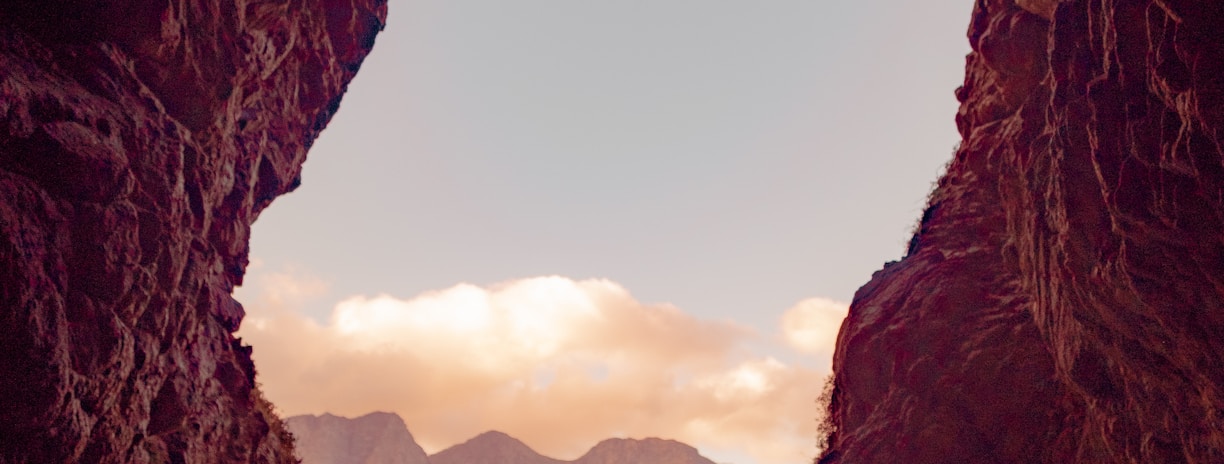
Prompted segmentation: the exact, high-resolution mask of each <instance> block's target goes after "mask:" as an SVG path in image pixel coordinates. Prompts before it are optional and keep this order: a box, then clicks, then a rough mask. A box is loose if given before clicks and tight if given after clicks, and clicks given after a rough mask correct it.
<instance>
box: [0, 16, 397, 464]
mask: <svg viewBox="0 0 1224 464" xmlns="http://www.w3.org/2000/svg"><path fill="white" fill-rule="evenodd" d="M385 16H386V1H385V0H93V1H80V0H6V1H4V2H3V4H2V5H0V463H40V464H41V463H56V462H177V463H182V462H191V463H195V462H292V461H293V456H292V444H291V441H289V440H288V435H287V434H286V433H285V432H283V430H282V429H281V428H280V421H279V419H277V418H276V417H275V415H274V414H272V413H271V411H269V406H268V405H267V404H266V402H265V401H263V399H262V397H261V396H260V395H259V392H258V390H257V388H256V386H255V383H254V378H255V369H254V366H253V365H252V364H251V358H250V348H249V347H245V346H243V345H242V343H241V341H240V340H237V339H235V338H234V336H233V335H232V332H233V331H234V330H235V329H236V328H237V327H238V324H239V322H240V321H241V319H242V316H243V310H242V306H241V305H239V304H238V303H237V302H236V301H234V299H233V298H232V297H231V296H230V293H231V290H232V289H233V288H234V286H235V285H238V284H240V283H241V282H242V276H243V272H244V268H245V267H246V264H247V238H248V234H249V231H250V224H251V223H252V222H253V221H254V220H255V218H256V217H257V216H258V214H259V212H260V210H262V209H263V208H264V207H266V206H268V204H269V203H270V202H271V201H272V199H273V198H275V197H276V196H278V195H281V194H283V193H286V192H288V191H290V190H292V189H293V188H294V187H296V186H297V185H298V182H299V173H300V169H301V163H302V161H303V160H304V159H305V156H306V150H307V149H308V148H309V147H310V144H311V142H312V141H313V140H314V138H315V137H316V136H317V135H318V134H319V131H320V130H322V129H323V126H324V125H326V124H327V122H328V120H329V119H330V117H331V116H332V114H333V113H334V112H335V111H336V109H337V106H338V104H339V101H340V96H341V95H342V94H343V93H344V89H345V86H346V85H347V83H348V82H349V80H350V79H351V78H352V77H353V75H354V73H355V72H356V71H357V68H358V66H359V65H360V63H361V61H362V59H364V57H365V56H366V54H367V53H368V52H369V50H370V47H371V46H372V45H373V42H374V37H375V34H376V33H377V32H378V31H380V30H381V29H382V26H383V21H384V19H385Z"/></svg>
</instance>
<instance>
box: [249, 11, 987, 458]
mask: <svg viewBox="0 0 1224 464" xmlns="http://www.w3.org/2000/svg"><path fill="white" fill-rule="evenodd" d="M391 3H392V4H391V12H390V17H389V19H388V25H387V29H386V31H385V32H384V33H383V34H382V35H381V36H380V37H379V39H378V43H377V45H376V47H375V49H374V52H373V53H372V54H371V55H370V57H369V58H368V59H367V60H366V62H365V65H364V66H363V67H362V69H361V72H360V73H359V74H358V76H357V78H356V80H354V81H353V83H352V84H351V86H350V88H349V93H348V94H347V95H346V96H345V99H344V101H343V104H342V106H341V110H340V112H339V114H338V115H337V116H336V117H335V119H333V121H332V123H331V125H330V126H329V127H328V128H327V130H326V131H324V133H323V135H322V136H321V137H320V138H319V140H318V141H317V143H316V144H315V146H314V148H313V149H312V151H311V153H310V159H309V161H308V162H307V163H306V166H305V171H304V174H303V185H302V187H301V188H300V189H299V190H298V191H297V192H294V193H292V194H290V195H288V196H285V197H282V198H280V199H278V200H277V201H276V202H275V203H274V204H273V206H272V207H271V208H270V209H268V210H267V211H266V212H265V213H264V214H263V216H261V217H260V219H259V221H258V222H257V223H256V225H255V227H254V231H253V237H252V245H251V254H252V258H253V262H254V263H255V264H254V265H253V266H252V269H251V270H250V278H249V279H248V282H247V285H246V286H245V287H244V288H243V289H241V290H240V292H239V299H240V300H241V301H243V302H244V303H245V304H246V305H247V307H248V311H249V312H250V313H251V319H250V320H248V322H247V323H246V325H245V326H244V328H243V333H242V335H244V336H246V337H247V339H248V341H250V342H251V343H252V344H253V345H254V346H255V356H256V360H257V363H258V365H259V367H260V370H261V382H262V383H263V384H264V385H265V388H266V389H267V390H268V394H269V396H270V397H271V399H272V400H273V401H274V402H276V403H278V405H280V406H281V408H282V410H283V412H285V413H286V414H298V413H320V412H323V411H331V412H336V413H342V414H349V415H355V414H361V413H364V412H368V411H365V410H363V409H369V410H394V411H396V412H398V413H400V415H401V416H404V418H405V420H406V421H407V423H408V425H409V427H410V428H411V429H412V432H413V433H414V434H415V435H417V436H418V437H423V441H430V440H432V441H433V442H432V443H425V444H426V445H428V446H427V450H428V451H431V452H436V451H438V449H429V447H430V446H433V447H439V446H448V445H450V444H453V443H454V442H455V441H462V440H463V439H466V438H470V436H474V435H475V434H477V433H479V432H481V431H483V430H474V429H476V428H479V427H485V426H488V427H499V428H501V430H502V431H505V432H507V433H510V434H511V435H514V436H516V437H519V438H523V439H524V441H527V443H528V444H529V445H532V446H534V447H537V449H538V450H540V451H553V452H554V454H558V453H560V454H564V453H572V452H575V451H573V450H575V449H578V450H579V451H581V450H582V449H585V448H586V447H589V446H590V445H592V444H593V443H585V442H583V443H577V444H575V443H566V442H565V441H566V440H570V441H582V440H588V439H595V438H597V437H599V436H606V435H611V434H619V435H622V436H642V435H644V434H654V435H666V434H667V433H668V432H669V431H674V433H672V435H673V436H672V437H670V438H677V439H682V440H686V441H689V442H690V443H692V444H694V445H696V446H698V447H699V448H700V449H701V450H702V451H703V452H704V453H706V454H707V455H709V456H711V457H714V458H715V459H717V460H721V461H734V462H736V463H737V464H754V463H755V464H774V463H781V462H794V460H795V459H796V458H794V457H793V456H794V454H795V453H807V455H810V454H812V453H811V452H809V451H810V450H809V449H808V448H810V446H811V445H812V444H814V442H815V438H814V437H812V436H810V435H811V434H813V433H814V421H815V417H814V415H812V414H814V412H813V413H812V414H809V411H808V410H809V409H810V410H812V411H814V407H813V406H811V403H812V401H813V399H814V398H815V396H816V395H817V394H818V393H819V387H820V381H821V379H823V375H824V374H825V373H826V372H827V369H828V357H829V355H830V353H831V343H832V342H831V337H832V335H831V334H830V332H835V328H836V320H837V317H840V316H837V310H836V309H835V308H837V307H838V306H839V305H838V303H836V302H847V301H849V300H850V299H851V297H852V296H853V293H854V291H855V290H856V289H857V288H858V287H859V286H860V285H862V284H863V283H865V282H866V281H867V280H868V279H869V278H870V275H871V273H872V272H873V271H875V270H877V269H879V268H880V267H881V265H882V264H883V263H884V262H885V261H889V260H895V259H899V258H900V257H901V254H902V252H903V250H904V246H905V244H906V241H907V240H908V238H909V233H910V229H911V227H912V225H913V224H914V223H915V222H916V220H917V218H918V216H919V215H920V213H921V209H922V206H923V203H924V199H925V196H926V193H927V192H928V190H929V189H930V186H931V184H932V182H933V181H934V180H935V179H936V177H937V175H938V174H939V171H940V169H941V167H942V165H943V164H944V163H945V162H946V161H947V160H948V159H949V158H950V157H951V154H952V150H953V148H954V146H955V144H956V142H957V141H958V140H959V137H958V136H957V134H956V131H955V124H954V120H953V118H954V115H955V112H956V106H957V103H956V100H955V98H954V96H953V91H954V89H955V88H956V87H957V86H958V85H959V84H960V81H961V77H962V75H963V67H964V55H965V54H966V53H967V52H968V44H967V41H966V39H965V38H964V35H965V34H964V31H965V29H966V27H967V25H968V22H969V13H970V10H971V8H972V2H970V1H968V0H957V1H952V0H937V1H934V2H912V1H901V0H860V1H855V2H838V3H835V4H834V3H829V2H817V1H813V0H805V1H781V0H777V1H775V0H758V1H752V2H748V1H696V0H689V1H680V0H651V1H636V0H619V1H602V2H597V1H580V0H516V1H505V0H445V1H441V0H439V1H415V0H396V1H393V2H391ZM543 276H556V277H551V278H538V277H543ZM461 284H468V285H461ZM380 295H383V296H382V297H380ZM609 295H612V296H609ZM813 298H816V299H815V300H813ZM840 307H841V308H842V309H841V310H842V311H844V304H843V305H841V306H840ZM549 308H552V309H549ZM788 311H789V312H788ZM784 314H789V316H788V317H787V321H785V322H786V323H784V321H783V316H784ZM592 318H593V319H592ZM830 320H831V321H832V322H829V321H830ZM481 321H484V322H481ZM582 321H586V322H582ZM591 321H605V322H606V323H607V324H609V325H607V326H602V325H600V324H599V323H595V322H591ZM607 321H621V322H623V323H625V324H628V323H629V322H627V321H638V322H636V323H635V324H639V325H643V326H652V327H653V325H651V324H655V323H656V322H657V323H659V324H661V325H659V326H658V327H657V328H658V331H652V330H646V329H643V330H642V331H641V333H637V332H635V331H634V330H627V329H623V328H617V327H619V326H615V324H613V323H612V322H607ZM651 321H654V322H651ZM659 321H663V322H659ZM584 324H585V325H584ZM591 324H594V325H591ZM803 324H808V325H809V326H808V327H804V326H803ZM631 325H632V324H631ZM614 326H615V327H614ZM524 327H526V329H524ZM593 327H594V328H593ZM830 327H832V328H830ZM355 334H365V335H364V336H357V335H355ZM541 334H553V335H555V336H556V337H553V338H556V339H555V340H553V339H552V338H549V337H545V336H543V335H541ZM447 336H451V337H471V338H473V339H478V341H480V340H482V341H480V342H479V343H475V342H473V341H472V340H466V341H464V343H468V344H466V345H464V344H456V343H458V342H456V341H453V340H452V341H446V340H448V339H447V338H446V337H447ZM438 337H442V338H438ZM558 337H559V338H558ZM648 337H664V338H671V339H673V341H674V340H690V339H691V340H692V341H693V343H694V345H692V346H690V348H691V350H688V351H686V350H685V349H682V348H681V346H682V345H683V344H680V345H677V344H675V343H670V344H669V343H664V342H663V341H659V340H649V339H647V338H648ZM356 340H367V342H368V341H369V340H375V341H377V340H383V341H385V343H382V344H381V345H379V344H370V343H367V342H358V341H356ZM416 340H421V341H420V342H419V343H418V342H417V341H416ZM539 340H545V341H546V342H547V343H545V342H540V341H539ZM547 340H552V341H547ZM261 342H263V344H261ZM294 343H301V344H310V343H316V344H319V346H320V347H318V348H317V349H316V350H314V351H310V350H304V349H295V348H293V347H292V346H290V345H292V344H294ZM472 343H475V344H472ZM540 343H544V344H543V345H541V344H540ZM703 343H704V344H703ZM273 344H275V346H273ZM618 347H622V348H624V349H622V348H618ZM423 350H424V351H423ZM428 350H435V351H428ZM516 350H520V351H516ZM522 350H526V351H522ZM690 351H691V352H690ZM447 352H449V353H467V354H466V355H454V356H451V357H448V356H446V355H444V354H442V353H447ZM430 353H433V354H434V355H435V356H438V357H442V358H448V362H446V363H437V362H426V361H425V358H428V357H429V354H430ZM479 353H491V354H489V355H488V356H486V357H482V356H480V355H479ZM514 353H519V354H514ZM524 353H526V354H524ZM494 354H496V355H494ZM274 359H275V361H273V360H274ZM295 360H296V361H295ZM273 363H276V366H273V365H272V364H273ZM462 363H467V364H463V365H460V364H462ZM472 363H475V364H481V363H484V364H489V363H493V364H498V365H502V366H503V367H500V368H497V369H493V371H489V370H488V369H486V367H489V366H485V367H480V366H479V365H476V366H474V365H473V364H472ZM287 366H296V367H292V368H291V367H287ZM328 366H330V367H328ZM337 366H344V369H341V370H342V371H344V372H346V375H351V376H353V377H354V378H357V377H361V376H362V375H373V376H375V379H377V378H381V377H378V376H380V375H381V376H384V377H385V381H379V380H375V379H367V380H366V381H364V382H363V384H362V385H349V384H348V383H345V382H339V381H335V380H328V379H324V378H322V377H321V375H322V374H321V373H325V372H329V371H328V370H327V369H338V367H337ZM362 366H366V367H368V370H364V371H363V370H361V367H362ZM575 366H577V367H575ZM631 366H636V367H631ZM363 372H364V373H366V374H362V373H363ZM567 373H568V374H567ZM571 374H572V375H573V376H574V377H573V379H572V380H573V382H569V381H564V380H565V379H567V378H569V377H567V375H571ZM669 379H670V380H669ZM718 379H722V380H718ZM745 379H748V380H745ZM754 379H755V380H754ZM651 382H655V383H656V384H651ZM745 382H746V383H745ZM754 382H755V383H754ZM350 383H351V382H350ZM370 384H374V385H381V387H379V388H381V389H379V388H375V390H378V391H367V390H369V389H370V388H374V387H371V386H370ZM423 384H429V385H423ZM459 384H462V386H461V385H459ZM346 385H347V386H346ZM533 385H534V387H533ZM599 385H603V387H598V386H599ZM627 385H638V386H639V387H640V388H644V389H647V390H649V389H650V388H654V389H655V390H651V391H642V392H630V393H626V392H625V390H626V389H627V388H628V387H627ZM652 385H653V386H652ZM736 385H738V387H737V386H736ZM745 385H747V387H745ZM614 387H615V388H614ZM740 387H743V388H740ZM516 388H518V389H520V390H521V391H520V393H516V394H514V395H510V396H507V397H506V398H510V399H505V400H504V401H502V402H497V401H493V400H488V398H491V397H493V396H496V395H497V394H501V393H497V392H502V393H504V392H506V391H519V390H515V389H516ZM533 388H534V389H533ZM567 388H569V389H567ZM782 391H785V394H779V393H778V392H782ZM464 392H467V393H464ZM490 392H493V393H490ZM523 392H527V393H523ZM532 392H534V393H532ZM677 392H680V393H677ZM694 392H705V393H701V394H699V393H694ZM719 392H721V393H719ZM754 392H755V393H754ZM762 392H774V393H769V394H763V393H762ZM468 393H470V394H468ZM465 394H468V396H464V395H465ZM414 395H415V396H414ZM448 395H449V396H448ZM583 395H586V396H583ZM601 395H602V396H601ZM626 395H628V396H626ZM677 395H679V396H677ZM702 395H705V396H702ZM754 395H755V396H754ZM354 396H360V401H356V400H355V399H354V398H353V397H354ZM443 396H447V397H448V398H449V400H444V399H440V398H441V397H443ZM630 397H631V399H626V398H630ZM473 398H484V399H485V400H488V401H492V402H491V403H487V402H486V401H484V400H482V401H475V402H474V400H473ZM562 398H563V399H562ZM677 398H688V399H690V400H691V401H689V402H687V403H685V404H677V401H680V400H679V399H677ZM622 400H623V402H621V403H617V401H622ZM448 401H451V402H448ZM499 401H500V400H499ZM685 401H688V400H685ZM589 402H602V403H604V404H605V405H612V404H617V405H619V406H617V407H615V408H612V409H611V410H609V411H605V412H607V414H605V415H600V414H596V413H594V412H589V411H588V412H585V413H583V414H585V415H586V417H585V420H589V421H596V422H599V421H602V422H599V424H595V425H592V426H591V427H575V426H574V425H573V424H569V423H566V422H565V421H564V420H560V422H555V421H552V422H550V421H551V419H550V421H544V422H540V421H535V422H531V421H526V420H519V421H517V422H516V421H514V420H510V419H507V418H506V417H508V415H516V414H517V415H518V416H521V415H523V414H524V411H539V413H538V414H536V415H538V416H545V415H548V414H552V415H557V416H565V415H566V414H567V411H571V412H573V411H576V410H575V409H574V407H576V406H572V405H578V404H586V403H589ZM680 402H683V401H680ZM486 403H487V404H486ZM562 403H564V404H570V405H571V406H570V407H564V408H563V407H562V406H560V404H562ZM549 404H551V405H552V406H551V407H552V409H549V407H550V406H548V405H549ZM445 405H451V406H448V407H452V409H450V410H447V411H442V410H441V409H439V408H442V407H443V406H445ZM650 405H655V406H650ZM796 405H799V406H796ZM460 407H462V408H464V410H463V411H462V412H458V410H457V409H455V408H460ZM652 407H654V408H655V409H651V408H652ZM794 407H801V408H806V409H802V411H801V413H796V412H795V411H796V410H794V409H793V408H794ZM634 408H638V409H637V410H634ZM642 408H645V409H644V410H642ZM720 408H722V409H720ZM754 408H756V409H754ZM448 411H449V412H448ZM617 411H621V412H617ZM626 411H627V412H626ZM718 411H722V412H718ZM622 413H624V414H622ZM628 413H632V414H628ZM707 413H708V414H707ZM448 414H449V415H450V416H448ZM626 414H628V415H626ZM703 414H704V415H703ZM711 414H713V415H711ZM719 414H721V415H719ZM788 414H793V415H794V416H791V417H776V418H775V419H774V420H773V421H772V422H770V421H765V422H762V421H764V419H763V418H764V417H773V416H777V415H781V416H786V415H788ZM527 415H528V416H531V415H532V414H527ZM570 415H571V416H577V415H579V414H577V413H571V414H570ZM805 415H806V416H805ZM605 416H606V417H605ZM707 416H708V417H707ZM795 416H797V417H795ZM447 417H449V419H448V418H447ZM592 418H599V419H598V420H596V419H592ZM414 419H417V420H414ZM422 422H429V423H422ZM528 422H530V423H528ZM767 422H768V423H767ZM516 427H517V428H518V429H517V430H514V429H515V428H516ZM703 427H704V428H703ZM771 427H772V428H771ZM431 428H433V429H436V430H438V431H436V432H431V431H430V429H431ZM469 429H472V430H469ZM579 429H581V430H579ZM775 429H776V430H775ZM473 430H474V431H473ZM550 430H554V431H555V430H568V431H570V432H572V433H571V434H570V435H565V434H564V433H560V434H558V433H552V434H550V433H549V432H548V431H550ZM753 430H759V431H760V432H759V433H760V436H756V438H753V437H754V436H755V435H753V432H752V431H753ZM469 432H470V433H469ZM601 434H602V435H601ZM456 437H457V438H456ZM701 437H704V438H701ZM699 438H700V439H701V440H704V441H703V442H701V443H697V442H695V441H698V439H699ZM448 440H449V442H447V441H448ZM753 440H757V441H756V442H754V441H753ZM771 442H772V443H774V445H772V447H773V448H776V450H771V449H770V447H771V445H770V443H771ZM788 447H790V448H788ZM795 449H798V450H799V451H795ZM788 453H789V454H788ZM805 456H806V455H805ZM558 457H563V458H572V457H575V456H568V455H567V456H558ZM797 459H803V456H799V457H798V458H797Z"/></svg>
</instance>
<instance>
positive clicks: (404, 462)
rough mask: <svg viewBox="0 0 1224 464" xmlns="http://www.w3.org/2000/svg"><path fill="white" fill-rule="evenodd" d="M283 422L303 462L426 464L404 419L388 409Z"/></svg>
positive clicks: (307, 417)
mask: <svg viewBox="0 0 1224 464" xmlns="http://www.w3.org/2000/svg"><path fill="white" fill-rule="evenodd" d="M285 425H286V426H288V428H289V431H290V432H293V436H294V437H296V438H297V442H296V444H297V453H298V457H300V458H302V464H429V457H428V456H426V454H425V451H424V450H422V449H421V447H420V445H417V443H416V440H415V439H413V438H412V434H411V433H409V432H408V427H407V426H406V425H404V420H403V419H400V417H399V416H398V415H395V414H393V413H389V412H373V413H370V414H366V415H364V416H361V417H357V418H353V419H348V418H344V417H337V416H333V415H331V414H324V415H322V416H293V417H290V418H288V419H286V420H285Z"/></svg>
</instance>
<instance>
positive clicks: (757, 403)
mask: <svg viewBox="0 0 1224 464" xmlns="http://www.w3.org/2000/svg"><path fill="white" fill-rule="evenodd" d="M249 278H251V279H256V280H258V281H259V283H260V288H263V289H264V293H263V294H262V295H260V297H259V298H256V299H255V301H252V302H249V303H247V308H248V310H249V312H250V316H249V317H248V319H247V321H248V323H247V324H246V325H245V326H244V327H243V329H242V331H241V335H242V336H243V337H244V339H245V340H247V341H249V342H250V343H251V344H252V345H253V346H254V347H255V357H256V360H257V362H258V363H259V366H260V377H259V380H260V382H261V383H262V384H263V386H264V391H265V392H266V394H267V395H268V397H269V398H270V399H271V400H272V401H274V402H275V403H276V404H277V406H278V407H279V408H280V409H281V410H282V411H283V412H284V413H285V414H286V415H293V414H302V413H315V414H317V413H322V412H331V413H335V414H340V415H348V416H356V415H360V414H364V413H367V412H370V411H376V410H385V411H393V412H396V413H399V414H400V415H401V416H402V417H403V418H404V420H405V421H406V422H407V423H408V425H409V428H410V430H411V431H412V433H413V434H414V435H415V436H416V437H417V439H418V442H419V443H420V444H421V445H422V446H423V447H425V448H426V449H427V450H428V451H438V450H440V449H441V448H443V447H445V446H449V445H452V444H455V443H458V442H461V441H463V440H466V439H468V438H471V437H472V436H475V435H477V434H479V433H481V432H484V431H487V430H500V431H503V432H506V433H509V434H511V435H513V436H515V437H518V438H520V439H522V440H523V441H524V442H526V443H527V444H529V445H530V446H532V447H533V448H535V449H537V450H538V451H540V452H542V453H544V454H547V455H552V456H555V457H558V458H563V459H570V458H576V457H577V454H578V453H580V452H582V451H585V450H586V449H587V448H589V447H590V446H592V445H593V444H594V443H596V442H598V441H599V440H601V439H604V438H608V437H611V436H632V437H646V436H657V437H662V438H672V439H678V440H681V441H684V442H687V443H690V444H693V445H694V446H698V447H703V446H704V447H707V448H711V449H715V448H716V449H724V450H730V451H732V452H736V453H740V454H743V455H746V456H752V457H753V459H754V460H755V461H756V462H759V463H762V464H775V463H778V464H781V463H784V462H791V463H793V462H803V461H805V460H810V459H811V458H812V455H813V454H814V451H815V450H814V449H813V448H812V447H811V446H810V443H811V437H812V436H814V435H815V433H816V430H815V426H816V422H815V420H813V418H814V417H817V416H818V414H819V412H818V411H817V407H816V404H815V401H814V396H813V395H814V394H815V393H814V392H817V391H819V388H820V382H821V379H822V378H823V376H824V372H823V371H817V370H814V369H809V368H806V367H802V366H797V365H788V364H785V363H783V362H782V361H779V360H778V359H775V358H773V357H768V356H759V355H754V354H752V353H751V352H750V351H749V350H747V349H746V348H745V347H746V346H747V345H748V344H749V343H750V342H754V341H756V342H761V341H766V340H769V339H770V338H769V337H766V336H762V335H760V334H757V333H755V332H754V331H753V330H751V329H748V328H746V327H744V326H740V325H737V324H735V323H732V322H724V321H719V322H714V321H707V320H702V319H698V318H696V317H693V316H692V315H690V314H687V313H686V312H684V311H682V310H681V309H679V308H676V307H674V306H671V305H666V304H646V303H642V302H639V301H637V300H636V299H635V298H634V297H633V296H632V295H631V294H630V293H629V292H628V291H627V290H626V289H624V288H623V287H622V286H620V285H618V284H616V283H615V282H611V281H607V280H598V279H594V280H580V281H579V280H572V279H568V278H565V277H558V276H550V277H536V278H529V279H520V280H513V281H509V282H504V283H500V284H496V285H491V286H487V287H481V286H476V285H471V284H459V285H455V286H453V287H450V288H447V289H443V290H438V291H431V292H426V293H423V294H420V295H418V296H415V297H412V298H398V297H394V296H389V295H380V296H376V297H373V298H368V297H363V296H355V297H350V298H345V299H343V300H342V301H340V302H338V303H336V304H335V306H334V309H333V311H332V314H331V317H330V319H329V322H328V323H327V324H326V325H319V324H317V323H315V322H314V321H313V320H311V319H310V318H307V317H304V316H302V315H300V314H298V313H296V312H294V311H293V308H294V307H296V306H300V305H301V304H303V303H304V302H305V300H306V299H309V298H315V295H317V294H318V292H317V291H316V290H318V288H322V287H323V286H322V284H321V283H319V282H317V281H315V280H312V279H309V278H302V277H298V276H295V275H292V274H291V273H256V274H254V275H252V276H250V277H249ZM797 307H806V306H804V303H801V304H800V305H799V306H797ZM793 311H795V310H792V312H793ZM804 314H806V313H804ZM805 320H806V319H805ZM792 325H796V326H797V327H798V326H802V328H810V327H807V326H805V325H803V324H800V323H796V324H792ZM787 327H788V328H787V332H786V333H787V334H788V335H787V337H790V335H789V334H790V333H791V332H795V333H806V332H804V330H806V329H803V330H799V329H793V328H789V327H790V326H787ZM792 329H793V330H792ZM826 338H827V337H826Z"/></svg>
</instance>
